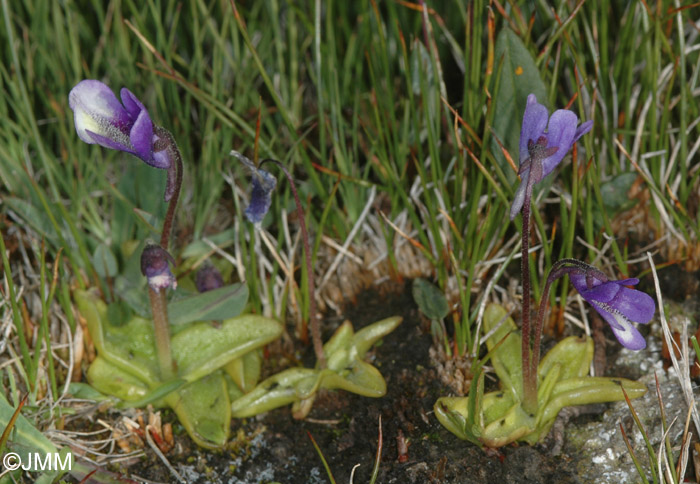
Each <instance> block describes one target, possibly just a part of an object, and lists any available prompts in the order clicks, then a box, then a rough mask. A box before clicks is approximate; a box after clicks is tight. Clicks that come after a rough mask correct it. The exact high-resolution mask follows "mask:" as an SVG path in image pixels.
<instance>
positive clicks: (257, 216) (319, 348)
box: [230, 151, 326, 368]
mask: <svg viewBox="0 0 700 484" xmlns="http://www.w3.org/2000/svg"><path fill="white" fill-rule="evenodd" d="M230 154H231V155H232V156H235V157H236V158H237V159H238V160H239V161H240V162H241V163H243V164H244V165H245V166H246V167H248V169H250V170H251V172H252V174H253V181H252V189H251V196H250V204H249V205H248V207H247V208H246V210H245V214H246V217H248V220H250V221H251V222H253V223H254V224H256V225H258V224H260V223H261V222H262V219H263V217H264V216H265V214H266V213H267V211H268V210H269V208H270V204H271V193H272V190H274V189H275V186H276V185H277V180H276V179H275V177H274V176H272V175H271V174H270V173H269V172H267V171H265V170H263V169H262V168H261V167H262V165H263V164H264V163H267V162H271V163H274V164H276V165H277V166H278V167H279V168H280V169H281V170H282V172H283V173H284V175H285V176H286V177H287V180H288V181H289V186H290V188H291V189H292V195H293V196H294V203H295V204H296V206H297V210H298V211H299V215H300V216H299V228H300V229H301V240H302V243H303V244H304V262H305V264H306V275H307V283H308V287H309V323H310V325H311V340H312V343H313V346H314V353H315V354H316V360H317V361H318V362H319V366H320V367H321V368H325V367H326V357H325V354H324V352H323V341H322V340H321V326H320V321H319V320H318V317H317V315H316V286H315V283H314V272H313V266H312V263H311V246H310V245H309V233H308V231H307V230H306V221H305V213H304V207H303V206H302V204H301V200H300V199H299V194H298V193H297V189H296V184H295V183H294V179H293V178H292V175H291V174H290V173H289V170H287V167H285V166H284V165H283V164H282V163H280V162H279V161H277V160H273V159H271V158H268V159H265V160H262V161H261V162H260V165H259V166H257V167H256V166H255V164H254V163H253V162H252V161H250V160H249V159H248V158H247V157H245V156H243V155H242V154H240V153H239V152H237V151H231V153H230ZM301 338H302V340H307V337H306V335H305V334H302V335H301ZM307 341H308V340H307Z"/></svg>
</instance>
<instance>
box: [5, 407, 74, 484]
mask: <svg viewBox="0 0 700 484" xmlns="http://www.w3.org/2000/svg"><path fill="white" fill-rule="evenodd" d="M14 413H15V409H14V408H13V407H12V405H10V403H9V402H8V401H7V400H6V398H5V395H3V394H0V428H2V429H3V430H4V429H5V427H7V425H8V424H9V423H10V419H12V417H13V415H14ZM5 450H6V451H10V452H15V453H17V454H19V455H20V460H21V461H22V462H29V459H28V458H27V457H28V455H29V454H30V453H37V454H40V455H42V456H46V455H53V454H55V453H56V452H58V449H57V448H56V446H55V445H54V444H53V443H52V442H51V441H50V440H49V439H47V438H46V437H44V435H43V434H42V433H41V432H40V431H39V429H37V428H36V427H35V426H34V425H32V423H31V422H30V421H29V420H28V419H27V418H26V417H25V416H24V415H22V414H21V413H20V414H19V415H18V416H17V419H16V420H15V422H14V426H13V429H12V434H11V439H10V441H9V442H8V443H7V447H6V449H5ZM65 452H66V451H65V450H62V456H61V462H63V459H64V458H65ZM69 458H70V459H71V461H72V459H73V457H72V455H71V456H70V457H69ZM21 472H22V471H21V469H20V471H19V473H18V474H19V475H21ZM59 474H62V473H59V471H57V470H52V471H47V472H44V473H42V474H41V475H38V476H36V475H35V476H33V477H34V478H35V481H36V482H47V483H50V482H52V481H53V480H54V479H55V478H56V477H57V476H58V475H59ZM8 475H10V476H12V475H14V474H13V473H8ZM7 482H14V481H13V480H12V479H11V478H10V479H9V480H7Z"/></svg>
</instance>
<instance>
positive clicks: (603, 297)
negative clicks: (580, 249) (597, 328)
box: [569, 270, 656, 350]
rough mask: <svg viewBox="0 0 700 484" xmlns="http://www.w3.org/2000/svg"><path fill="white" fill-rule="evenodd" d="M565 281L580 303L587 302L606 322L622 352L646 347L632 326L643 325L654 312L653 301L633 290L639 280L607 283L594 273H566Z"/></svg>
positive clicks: (598, 273)
mask: <svg viewBox="0 0 700 484" xmlns="http://www.w3.org/2000/svg"><path fill="white" fill-rule="evenodd" d="M569 278H570V279H571V283H572V284H573V285H574V287H575V288H576V290H577V291H578V292H579V294H581V296H582V297H583V299H585V300H586V301H588V302H589V303H590V304H591V305H593V307H594V308H595V310H596V311H598V313H599V314H600V315H601V316H602V317H603V319H605V321H607V322H608V324H609V325H610V328H611V329H612V330H613V333H615V337H617V340H618V341H619V342H620V344H622V346H624V347H625V348H628V349H631V350H641V349H644V348H645V347H646V345H647V343H646V341H644V338H643V337H642V335H641V334H640V333H639V331H637V328H635V327H634V325H633V324H632V322H636V323H642V324H646V323H648V322H649V321H651V318H652V317H654V312H655V311H656V305H655V304H654V300H653V299H652V298H651V297H650V296H649V295H648V294H645V293H643V292H641V291H637V290H636V289H630V288H628V287H625V286H635V285H637V284H638V283H639V279H634V278H632V279H625V280H623V281H609V280H608V278H607V277H606V276H605V274H603V273H601V272H600V271H598V270H588V271H580V270H573V271H570V272H569Z"/></svg>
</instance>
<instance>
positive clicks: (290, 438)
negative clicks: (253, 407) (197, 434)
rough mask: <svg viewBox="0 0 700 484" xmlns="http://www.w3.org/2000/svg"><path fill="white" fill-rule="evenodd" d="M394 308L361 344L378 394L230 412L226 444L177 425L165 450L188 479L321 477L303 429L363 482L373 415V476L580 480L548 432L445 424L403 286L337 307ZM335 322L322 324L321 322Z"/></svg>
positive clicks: (339, 478) (369, 464) (160, 476)
mask: <svg viewBox="0 0 700 484" xmlns="http://www.w3.org/2000/svg"><path fill="white" fill-rule="evenodd" d="M396 314H399V315H402V316H403V317H404V320H403V323H402V324H401V325H400V326H399V327H398V329H397V330H395V331H394V332H393V333H391V334H390V335H388V336H387V337H386V338H385V339H384V341H383V342H382V343H381V344H380V345H379V346H378V347H377V348H376V349H375V350H374V351H373V352H371V353H369V354H368V357H369V359H370V361H371V362H372V363H373V364H374V365H376V366H377V367H378V368H379V369H380V371H381V372H382V374H383V375H384V377H385V378H386V381H387V387H388V392H387V395H386V396H385V397H383V398H379V399H371V398H365V397H360V396H357V395H354V394H350V393H346V392H328V391H326V392H323V393H322V394H321V395H320V397H319V398H318V399H317V400H316V401H315V403H314V407H313V410H312V411H311V413H310V415H309V417H308V418H307V419H306V420H302V421H299V420H295V419H293V418H292V416H291V411H290V409H289V408H281V409H278V410H275V411H272V412H269V413H267V414H266V415H263V416H260V417H258V418H255V419H247V420H245V421H239V420H234V421H233V422H232V434H233V435H234V436H235V435H236V434H237V435H238V438H234V443H233V444H232V446H231V449H229V450H227V451H225V452H221V453H212V452H206V451H204V450H201V449H196V448H195V447H194V446H193V445H192V444H191V443H190V442H189V440H188V439H187V436H186V435H182V436H179V437H177V440H178V444H179V445H178V446H177V447H176V449H175V450H174V451H172V452H171V453H170V454H169V455H168V459H169V460H170V462H171V464H172V465H173V466H174V468H175V469H177V470H178V472H180V473H181V474H182V475H183V476H184V477H185V478H186V479H187V480H188V482H200V483H204V482H226V483H229V482H230V483H236V484H238V483H268V482H280V483H285V484H286V483H292V484H296V483H326V482H329V479H328V476H327V474H326V471H325V470H324V468H323V464H322V461H321V458H320V457H319V455H318V453H317V452H316V450H315V449H314V446H313V444H312V441H311V438H310V437H309V434H311V435H312V436H313V438H314V439H315V441H316V442H317V444H318V446H319V447H320V449H321V451H322V452H323V455H324V457H325V459H326V460H327V462H328V465H329V467H330V469H331V471H332V473H333V475H334V477H335V480H336V482H338V483H347V482H350V476H351V473H352V470H353V467H355V466H356V465H357V464H360V466H359V467H358V468H357V469H356V470H355V474H354V480H353V482H355V483H367V482H369V481H370V477H371V474H372V469H373V466H374V462H375V456H376V452H377V441H378V424H379V418H380V417H381V422H382V431H383V448H382V456H381V463H380V468H379V474H378V479H377V481H376V482H377V483H383V484H389V483H402V484H404V483H406V484H408V483H421V484H423V483H464V484H469V483H492V482H504V483H506V482H507V483H514V484H517V483H578V482H580V480H579V479H578V478H577V477H576V476H575V475H574V473H573V469H575V466H574V465H572V464H573V463H572V462H571V458H570V457H569V456H566V455H561V454H560V455H556V456H555V455H552V452H551V451H550V450H549V449H550V448H551V447H552V444H551V442H550V443H547V441H546V442H545V444H542V445H537V446H534V447H530V446H516V445H511V446H507V447H505V448H503V449H500V450H498V451H492V450H482V449H479V448H477V447H476V446H474V445H473V444H470V443H468V442H464V441H461V440H459V439H458V438H457V437H455V436H454V435H452V434H451V433H449V432H448V431H447V430H446V429H444V428H443V427H442V425H440V423H439V422H438V421H437V419H436V418H435V416H434V414H433V411H432V409H433V404H434V403H435V400H436V399H437V398H438V397H439V396H442V395H448V394H450V390H449V389H448V388H447V387H445V386H444V385H443V384H441V383H440V381H439V379H438V377H437V373H436V371H435V370H434V369H432V368H431V363H430V360H429V348H430V346H431V337H430V335H429V334H426V333H425V332H424V331H423V326H424V325H423V323H422V322H421V319H420V316H419V313H418V310H417V308H416V306H415V304H414V302H413V300H412V298H411V295H410V290H406V289H402V290H401V291H399V292H398V293H394V294H390V295H387V296H379V295H378V294H377V293H372V292H367V293H365V294H363V295H361V296H360V297H359V299H358V301H357V303H356V304H354V305H353V306H352V307H348V308H347V312H346V315H345V316H346V317H347V318H348V319H350V320H351V321H352V322H353V324H354V325H355V329H359V328H361V327H362V326H365V325H367V324H370V323H372V322H374V321H378V320H380V319H382V318H385V317H388V316H392V315H396ZM327 323H328V322H327ZM333 324H334V325H336V326H337V324H340V321H334V322H333ZM333 329H334V328H333V327H330V325H329V327H328V332H329V333H330V332H332V331H333ZM586 418H590V416H589V417H586ZM401 440H403V443H404V444H403V445H402V444H400V441H401ZM402 447H404V450H402V451H400V450H399V449H400V448H402ZM178 448H179V450H178ZM124 471H126V472H127V473H128V474H131V475H132V476H139V477H143V478H146V479H148V480H150V481H157V482H174V481H175V480H174V478H173V476H172V475H171V474H170V473H169V472H168V471H167V469H166V468H165V466H164V465H162V464H161V462H160V461H159V460H158V459H157V458H156V457H155V455H153V454H152V453H150V454H149V457H148V458H147V460H145V461H141V462H139V463H138V464H136V465H134V466H131V467H130V468H128V469H122V472H124Z"/></svg>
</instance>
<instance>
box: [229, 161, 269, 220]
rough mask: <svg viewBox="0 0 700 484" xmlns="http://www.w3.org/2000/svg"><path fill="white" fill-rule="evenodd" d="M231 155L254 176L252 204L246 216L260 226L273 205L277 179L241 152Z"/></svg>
mask: <svg viewBox="0 0 700 484" xmlns="http://www.w3.org/2000/svg"><path fill="white" fill-rule="evenodd" d="M230 154H231V155H233V156H235V157H236V158H238V160H239V161H240V162H241V163H243V164H244V165H245V166H246V167H248V169H249V170H250V171H251V173H252V174H253V179H252V182H251V185H252V188H251V190H250V202H248V206H247V207H246V209H245V216H246V217H247V218H248V220H250V221H251V222H252V223H254V224H255V225H260V223H261V222H262V220H263V218H264V217H265V214H267V211H268V210H269V209H270V205H271V204H272V191H273V190H274V189H275V187H276V186H277V178H275V177H274V176H273V175H272V174H271V173H269V172H267V171H265V170H263V169H262V168H258V167H257V166H255V163H253V162H252V161H250V160H249V159H248V158H246V157H245V156H243V155H242V154H240V153H239V152H237V151H231V153H230Z"/></svg>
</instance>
